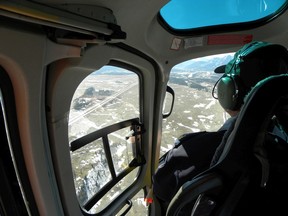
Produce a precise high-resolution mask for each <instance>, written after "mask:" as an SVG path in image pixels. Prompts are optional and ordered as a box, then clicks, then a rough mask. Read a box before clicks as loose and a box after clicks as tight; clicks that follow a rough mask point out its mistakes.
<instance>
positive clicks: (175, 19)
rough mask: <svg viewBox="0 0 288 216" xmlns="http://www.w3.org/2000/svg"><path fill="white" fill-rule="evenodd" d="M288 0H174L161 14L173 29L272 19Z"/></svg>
mask: <svg viewBox="0 0 288 216" xmlns="http://www.w3.org/2000/svg"><path fill="white" fill-rule="evenodd" d="M285 5H287V0H171V1H170V2H169V3H168V4H166V5H165V6H164V7H163V8H162V9H161V10H160V15H161V16H162V18H163V20H164V21H165V22H166V24H167V25H168V26H169V27H170V28H172V29H174V30H189V29H190V30H191V29H196V28H202V27H211V26H216V25H225V24H236V23H246V22H251V21H256V20H262V19H264V18H265V19H266V18H267V19H270V18H272V17H274V16H276V15H277V14H278V13H280V12H281V11H282V9H283V8H284V6H285Z"/></svg>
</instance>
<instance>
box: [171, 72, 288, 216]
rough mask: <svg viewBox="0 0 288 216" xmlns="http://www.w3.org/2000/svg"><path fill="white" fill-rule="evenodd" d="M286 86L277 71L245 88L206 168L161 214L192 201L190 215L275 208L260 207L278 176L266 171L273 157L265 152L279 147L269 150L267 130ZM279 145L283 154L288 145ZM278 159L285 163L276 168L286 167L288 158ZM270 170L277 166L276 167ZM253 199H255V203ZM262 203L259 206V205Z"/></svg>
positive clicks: (176, 211)
mask: <svg viewBox="0 0 288 216" xmlns="http://www.w3.org/2000/svg"><path fill="white" fill-rule="evenodd" d="M287 85H288V75H287V74H283V75H276V76H271V77H269V78H266V79H264V80H262V81H261V82H259V83H258V84H257V85H256V86H255V87H254V88H253V89H252V90H251V92H250V93H249V94H248V96H247V97H246V99H245V103H244V105H243V107H242V109H241V111H240V113H239V115H238V117H237V120H236V122H235V125H234V128H232V129H233V130H231V131H229V130H228V131H227V133H229V132H231V133H230V134H228V135H229V136H226V137H227V140H226V142H225V145H224V146H223V149H222V151H221V154H219V157H218V159H217V160H216V161H215V163H214V164H213V165H212V166H211V167H210V168H209V169H208V170H206V171H204V172H203V173H200V174H199V175H197V176H196V177H194V178H193V179H192V180H191V181H189V182H187V183H185V184H184V185H183V186H182V187H181V188H180V190H179V191H178V192H177V194H176V195H175V196H174V198H173V199H172V201H171V203H170V204H169V207H168V210H167V213H166V215H169V216H171V215H178V214H179V212H181V209H183V208H184V207H185V206H186V205H188V204H189V205H194V207H193V210H192V215H194V216H195V215H201V216H203V215H204V216H205V215H243V214H246V215H247V214H249V213H251V211H253V210H255V212H256V213H259V212H260V211H261V212H262V213H263V214H266V215H269V214H268V212H269V211H270V210H271V211H275V208H274V206H272V207H273V208H271V209H270V208H266V207H267V206H268V205H265V202H270V201H271V200H272V199H270V198H269V196H272V195H273V194H274V192H275V191H277V187H276V186H275V185H273V186H272V185H271V184H272V183H273V184H276V185H277V181H278V180H279V179H278V178H279V175H278V176H277V172H278V171H274V170H272V168H275V167H273V166H274V165H273V163H274V161H273V160H274V158H277V155H273V158H272V157H271V154H270V153H271V151H273V149H274V154H277V153H279V152H281V151H277V150H275V148H276V147H275V146H276V144H275V145H274V144H273V143H275V140H276V138H275V137H274V138H273V135H271V133H269V128H270V126H271V119H272V117H273V116H274V115H275V114H276V115H277V112H278V110H280V107H281V106H282V105H283V103H284V102H286V101H287V100H286V98H287V95H288V88H287ZM271 136H272V138H271ZM269 140H270V141H273V143H272V144H271V142H270V141H269ZM267 143H270V144H267ZM276 143H278V142H276ZM281 143H282V144H281V145H280V144H279V145H280V148H284V150H285V151H286V152H288V151H287V150H288V146H287V145H286V146H285V144H287V143H286V142H285V141H283V142H281ZM283 143H284V144H283ZM285 151H284V152H285ZM287 156H288V155H287ZM283 160H284V163H282V165H283V164H285V163H286V164H287V167H284V169H282V170H286V169H288V163H287V162H286V161H288V157H287V159H285V157H284V156H283ZM285 160H286V161H285ZM271 165H272V166H271ZM275 169H276V170H277V169H278V170H279V168H277V167H276V168H275ZM275 173H276V174H275ZM283 173H284V172H283ZM287 173H288V170H287ZM271 178H272V179H273V181H272V180H271ZM287 179H288V177H287ZM271 182H272V183H271ZM270 183H271V184H270ZM270 185H271V186H270ZM267 188H268V189H269V190H271V191H269V190H268V193H266V192H267V190H266V189H267ZM287 188H288V187H287ZM287 190H288V189H287ZM265 196H268V198H267V197H266V198H265ZM257 198H259V201H256V200H257ZM275 198H276V197H273V199H275ZM263 202H264V203H263ZM274 204H275V205H276V206H278V204H279V205H280V204H281V200H280V199H279V202H278V201H275V202H274ZM263 205H264V206H265V208H262V207H261V209H259V208H260V206H263ZM284 206H285V205H284ZM254 207H259V208H254ZM251 208H253V210H251ZM271 211H270V212H269V213H271ZM274 213H275V212H274ZM189 215H191V213H190V214H189ZM249 215H250V214H249Z"/></svg>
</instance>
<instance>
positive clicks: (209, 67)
mask: <svg viewBox="0 0 288 216" xmlns="http://www.w3.org/2000/svg"><path fill="white" fill-rule="evenodd" d="M233 55H234V53H229V54H225V55H223V54H221V55H213V56H207V57H203V58H197V59H192V60H189V61H186V62H183V63H181V64H178V65H176V66H175V67H174V68H173V69H172V71H173V72H174V73H177V72H183V71H190V72H193V71H214V69H215V68H216V67H218V66H221V65H224V64H227V63H228V62H229V61H230V60H232V59H233Z"/></svg>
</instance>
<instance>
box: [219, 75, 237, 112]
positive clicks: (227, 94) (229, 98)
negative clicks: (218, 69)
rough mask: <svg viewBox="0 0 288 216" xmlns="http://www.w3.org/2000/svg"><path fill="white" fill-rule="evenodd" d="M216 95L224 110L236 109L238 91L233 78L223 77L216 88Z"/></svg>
mask: <svg viewBox="0 0 288 216" xmlns="http://www.w3.org/2000/svg"><path fill="white" fill-rule="evenodd" d="M217 95H218V100H219V103H220V105H221V106H222V107H223V108H224V109H229V110H237V109H238V105H239V101H238V89H237V84H236V83H235V80H234V79H233V77H231V76H224V77H222V78H221V79H220V81H219V83H218V86H217Z"/></svg>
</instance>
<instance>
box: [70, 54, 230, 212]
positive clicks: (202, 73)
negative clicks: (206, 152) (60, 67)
mask: <svg viewBox="0 0 288 216" xmlns="http://www.w3.org/2000/svg"><path fill="white" fill-rule="evenodd" d="M232 57H233V55H232V54H229V55H225V56H215V57H214V58H212V57H209V58H206V59H205V58H202V59H201V60H198V59H196V60H192V61H189V62H184V63H182V64H179V65H177V66H176V67H174V68H173V70H172V72H171V75H170V79H169V83H168V85H169V86H170V87H172V88H173V89H174V91H175V97H176V98H175V105H174V109H173V112H172V114H171V116H169V117H168V118H166V119H164V120H163V125H162V141H161V149H160V155H163V154H164V153H165V152H167V151H168V150H169V149H171V148H172V147H173V143H174V141H175V140H176V139H177V138H178V137H179V136H180V135H182V134H184V133H193V132H198V131H202V130H206V131H213V130H217V129H218V128H219V127H220V126H221V125H222V124H223V122H224V121H225V120H226V119H227V118H228V116H227V115H226V113H225V112H224V111H223V109H222V108H221V107H220V105H219V104H218V101H217V100H216V99H215V98H213V97H212V89H213V87H214V85H215V83H216V82H217V80H218V79H219V77H220V76H221V75H219V74H215V73H214V68H215V67H217V66H219V65H222V64H225V63H227V62H228V61H229V60H231V59H232ZM135 117H139V82H138V77H137V75H136V74H135V73H132V72H129V71H125V70H123V69H121V70H119V68H117V67H111V68H110V67H108V68H106V69H105V70H103V71H101V72H98V71H97V72H95V73H92V74H91V75H89V76H88V77H87V78H86V79H85V80H84V81H83V82H82V83H81V84H80V85H79V87H78V89H77V91H76V92H75V95H74V97H73V100H72V102H71V109H70V114H69V141H70V143H71V142H72V141H73V140H75V139H77V138H80V137H83V136H85V135H87V134H89V133H92V132H94V131H96V130H98V129H100V128H103V127H106V126H108V125H111V124H115V123H116V122H119V121H123V120H127V119H131V118H135ZM128 133H129V128H127V129H123V130H122V131H117V133H113V134H112V135H111V136H109V140H110V149H111V152H112V155H114V157H113V163H114V166H115V169H116V170H117V171H119V173H120V172H121V171H122V170H123V169H124V168H125V167H127V166H129V162H131V160H132V156H131V155H132V149H131V143H129V142H128V141H127V140H126V139H125V136H126V135H127V134H128ZM71 163H72V167H73V171H74V183H75V189H76V193H77V196H78V199H79V202H80V204H85V202H86V201H87V200H89V199H90V198H91V197H92V196H93V195H94V194H95V193H97V191H99V190H100V189H101V187H102V186H103V185H105V184H106V183H107V182H109V181H110V180H111V174H110V172H109V169H108V165H107V161H106V156H105V152H104V150H103V143H102V141H101V140H96V141H94V142H92V143H91V144H89V145H86V146H85V147H83V148H81V149H79V150H77V151H75V152H73V153H71ZM136 177H137V169H136V170H135V171H133V172H132V173H130V174H129V175H128V176H127V178H126V177H125V178H124V179H125V180H124V181H122V182H125V184H121V183H120V184H118V185H116V186H114V187H113V188H112V189H111V191H110V192H109V194H107V196H105V198H103V199H102V200H100V201H99V202H98V203H97V205H96V206H95V207H94V208H93V209H91V212H94V211H95V212H99V211H100V210H101V209H103V208H104V207H105V203H107V202H109V201H110V200H111V199H114V198H115V196H116V195H117V190H124V189H125V188H127V187H128V186H129V185H130V184H132V182H133V179H134V178H136ZM128 179H130V180H131V181H128ZM105 199H107V201H105ZM137 199H139V197H138V198H137ZM142 201H143V200H142ZM137 203H138V204H139V203H140V204H139V205H141V206H142V205H144V202H139V200H138V201H137ZM135 209H138V208H135ZM142 209H143V206H142ZM135 211H136V210H135ZM137 211H139V209H138V210H137ZM141 211H146V209H145V207H144V209H143V210H141ZM132 212H133V210H132V211H131V212H130V213H131V214H130V215H134V214H132ZM138 213H139V212H138ZM135 215H136V213H135Z"/></svg>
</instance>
